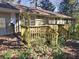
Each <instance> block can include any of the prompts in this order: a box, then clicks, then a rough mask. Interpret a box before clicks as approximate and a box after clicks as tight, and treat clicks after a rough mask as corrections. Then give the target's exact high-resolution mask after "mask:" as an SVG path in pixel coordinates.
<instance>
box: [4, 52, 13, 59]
mask: <svg viewBox="0 0 79 59" xmlns="http://www.w3.org/2000/svg"><path fill="white" fill-rule="evenodd" d="M11 56H12V52H11V51H7V52H6V53H5V54H4V55H3V57H4V59H11Z"/></svg>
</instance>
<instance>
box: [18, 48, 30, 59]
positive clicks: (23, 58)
mask: <svg viewBox="0 0 79 59" xmlns="http://www.w3.org/2000/svg"><path fill="white" fill-rule="evenodd" d="M30 54H31V49H27V51H21V52H20V55H19V59H28V58H29V56H30Z"/></svg>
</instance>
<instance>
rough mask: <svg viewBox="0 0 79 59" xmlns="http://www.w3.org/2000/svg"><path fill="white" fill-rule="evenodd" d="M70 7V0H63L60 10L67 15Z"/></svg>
mask: <svg viewBox="0 0 79 59" xmlns="http://www.w3.org/2000/svg"><path fill="white" fill-rule="evenodd" d="M69 9H70V5H69V1H68V0H63V1H62V2H61V3H60V6H59V12H60V13H63V14H66V15H67V14H68V12H69Z"/></svg>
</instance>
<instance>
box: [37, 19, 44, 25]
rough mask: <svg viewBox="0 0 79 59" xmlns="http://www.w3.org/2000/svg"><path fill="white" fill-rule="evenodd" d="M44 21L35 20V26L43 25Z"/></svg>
mask: <svg viewBox="0 0 79 59" xmlns="http://www.w3.org/2000/svg"><path fill="white" fill-rule="evenodd" d="M43 24H44V20H43V19H35V25H43Z"/></svg>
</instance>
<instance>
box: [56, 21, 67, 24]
mask: <svg viewBox="0 0 79 59" xmlns="http://www.w3.org/2000/svg"><path fill="white" fill-rule="evenodd" d="M65 23H66V21H65V20H57V24H65Z"/></svg>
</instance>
